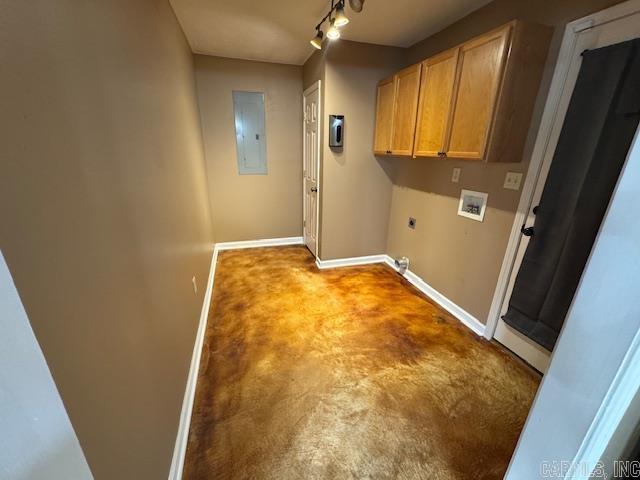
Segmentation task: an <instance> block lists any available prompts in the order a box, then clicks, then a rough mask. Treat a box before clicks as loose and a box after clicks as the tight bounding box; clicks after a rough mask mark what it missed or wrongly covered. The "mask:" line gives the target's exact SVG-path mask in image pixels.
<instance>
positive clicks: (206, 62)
mask: <svg viewBox="0 0 640 480" xmlns="http://www.w3.org/2000/svg"><path fill="white" fill-rule="evenodd" d="M195 65H196V78H197V87H198V99H199V105H200V116H201V119H202V132H203V137H204V144H205V156H206V163H207V174H208V180H209V181H208V185H209V198H210V202H211V214H212V219H213V223H214V225H215V235H216V238H215V239H216V241H217V242H227V241H238V240H257V239H261V238H277V237H294V236H301V235H302V67H300V66H293V65H280V64H273V63H261V62H253V61H248V60H234V59H229V58H220V57H209V56H205V55H196V56H195ZM233 90H246V91H259V92H264V94H265V119H266V134H267V169H268V174H267V175H239V174H238V166H237V155H236V137H235V125H234V113H233V98H232V92H233Z"/></svg>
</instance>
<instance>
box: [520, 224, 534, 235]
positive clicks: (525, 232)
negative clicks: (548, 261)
mask: <svg viewBox="0 0 640 480" xmlns="http://www.w3.org/2000/svg"><path fill="white" fill-rule="evenodd" d="M520 231H521V232H522V234H523V235H524V236H525V237H533V227H525V226H524V225H522V228H521V229H520Z"/></svg>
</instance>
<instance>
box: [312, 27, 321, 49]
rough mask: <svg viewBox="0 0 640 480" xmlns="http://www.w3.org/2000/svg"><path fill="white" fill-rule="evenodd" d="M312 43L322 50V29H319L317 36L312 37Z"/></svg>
mask: <svg viewBox="0 0 640 480" xmlns="http://www.w3.org/2000/svg"><path fill="white" fill-rule="evenodd" d="M311 45H313V46H314V47H315V48H317V49H318V50H322V30H318V33H317V34H316V36H315V37H313V38H312V39H311Z"/></svg>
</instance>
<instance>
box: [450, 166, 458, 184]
mask: <svg viewBox="0 0 640 480" xmlns="http://www.w3.org/2000/svg"><path fill="white" fill-rule="evenodd" d="M451 181H452V182H453V183H458V182H459V181H460V169H459V168H457V167H456V168H454V169H453V173H452V174H451Z"/></svg>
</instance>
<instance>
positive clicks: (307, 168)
mask: <svg viewBox="0 0 640 480" xmlns="http://www.w3.org/2000/svg"><path fill="white" fill-rule="evenodd" d="M302 107H303V122H304V125H303V135H304V138H303V179H302V188H303V194H302V196H303V202H304V203H303V223H302V225H303V227H302V229H303V237H304V243H305V245H306V246H307V248H308V249H309V250H310V251H311V253H313V254H314V255H315V256H316V257H317V256H318V253H319V252H318V250H319V248H318V247H319V245H318V244H319V239H318V231H319V225H320V221H319V220H320V219H319V213H320V147H321V145H320V132H321V131H322V130H321V117H322V111H321V110H322V109H321V104H320V80H318V81H317V82H316V83H314V84H313V85H312V86H310V87H309V88H308V89H306V90H305V91H304V93H303V101H302Z"/></svg>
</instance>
